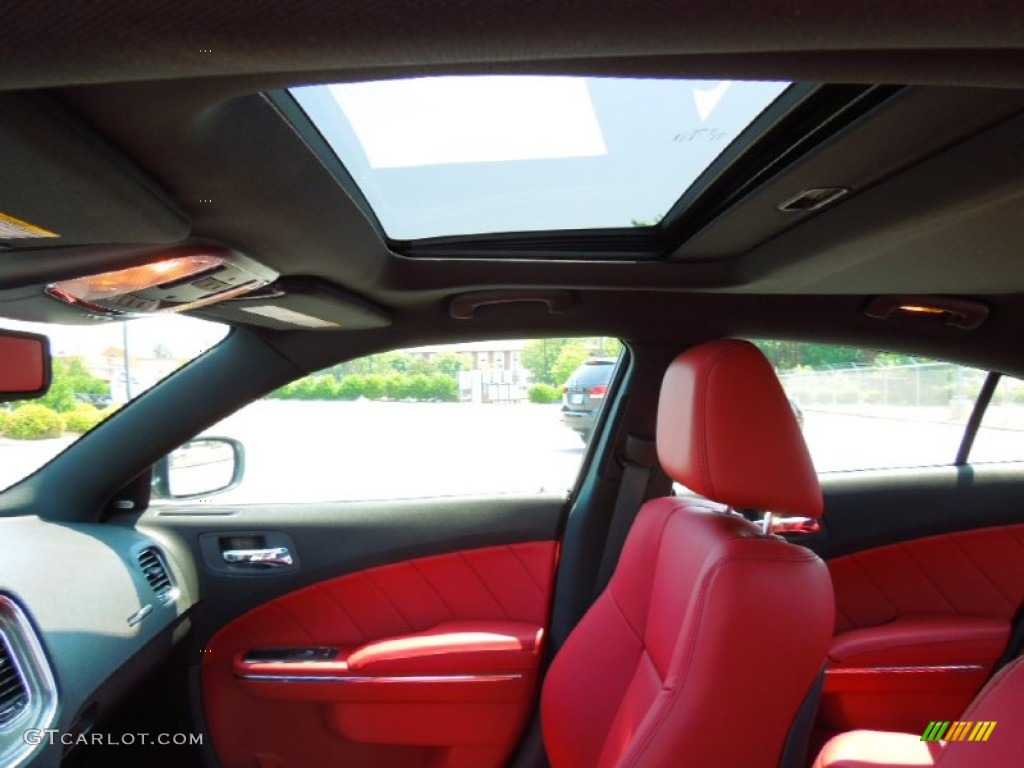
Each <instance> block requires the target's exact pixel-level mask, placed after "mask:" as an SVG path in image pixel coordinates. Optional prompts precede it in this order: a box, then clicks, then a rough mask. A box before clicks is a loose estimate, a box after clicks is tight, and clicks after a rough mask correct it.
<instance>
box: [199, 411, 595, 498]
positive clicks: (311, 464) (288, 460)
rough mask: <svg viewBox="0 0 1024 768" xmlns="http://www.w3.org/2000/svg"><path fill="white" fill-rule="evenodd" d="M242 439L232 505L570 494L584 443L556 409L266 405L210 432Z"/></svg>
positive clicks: (241, 414) (233, 418)
mask: <svg viewBox="0 0 1024 768" xmlns="http://www.w3.org/2000/svg"><path fill="white" fill-rule="evenodd" d="M207 434H210V435H223V436H227V437H234V438H236V439H238V440H241V441H242V443H243V444H244V445H245V447H246V479H245V481H244V482H243V483H242V484H241V485H240V486H239V487H238V488H237V489H235V490H233V491H231V492H229V493H227V494H224V495H223V496H221V497H219V499H222V500H223V501H225V502H229V503H230V502H234V503H255V502H270V501H273V502H289V501H331V500H357V499H396V498H415V497H419V496H448V495H472V494H477V493H481V494H493V493H533V492H540V491H547V492H563V491H568V490H569V489H570V488H571V487H572V484H573V482H574V481H575V479H576V474H577V472H578V470H579V466H580V463H581V462H582V459H583V452H584V446H583V443H582V442H581V441H580V439H579V437H577V435H576V434H575V433H574V432H572V431H571V430H569V429H568V428H567V427H565V426H563V425H562V423H561V421H560V417H559V407H558V406H557V405H532V404H528V403H523V404H488V405H477V404H472V403H387V402H337V403H316V402H300V401H283V400H278V401H273V400H270V401H261V402H258V403H255V404H253V405H252V406H250V407H248V408H246V409H244V410H243V411H241V412H239V413H237V414H235V415H234V416H231V417H229V418H228V419H226V420H224V421H223V422H221V423H220V424H219V425H217V426H215V427H213V428H211V429H209V430H208V431H207Z"/></svg>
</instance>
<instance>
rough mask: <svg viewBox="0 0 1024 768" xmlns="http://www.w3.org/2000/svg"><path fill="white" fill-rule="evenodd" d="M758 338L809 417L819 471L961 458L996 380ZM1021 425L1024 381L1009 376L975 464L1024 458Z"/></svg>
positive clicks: (926, 362)
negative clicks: (989, 384) (971, 423)
mask: <svg viewBox="0 0 1024 768" xmlns="http://www.w3.org/2000/svg"><path fill="white" fill-rule="evenodd" d="M756 343H757V344H758V346H759V347H760V348H761V349H762V351H764V352H765V354H766V356H767V357H768V359H769V360H770V361H771V362H772V364H773V365H774V367H775V369H776V371H777V373H778V375H779V380H780V381H781V382H782V386H783V388H784V389H785V391H786V394H787V395H788V396H789V398H790V401H791V402H792V403H793V406H794V409H795V410H797V411H798V412H799V414H800V418H801V419H802V426H803V431H804V438H805V439H806V441H807V446H808V449H809V450H810V452H811V457H812V458H813V460H814V464H815V467H816V468H817V470H818V471H819V472H837V471H849V470H863V469H888V468H906V467H923V466H941V465H950V464H954V463H955V462H956V461H957V458H958V453H959V451H960V447H961V444H962V442H963V440H964V435H965V431H966V429H967V424H968V420H969V418H970V416H971V413H972V412H973V410H974V407H975V403H976V402H977V401H978V397H979V394H980V393H981V392H982V389H983V386H984V384H985V380H986V378H987V377H988V376H989V372H988V371H983V370H979V369H976V368H970V367H967V366H963V365H957V364H955V363H949V362H944V361H939V360H931V359H927V358H922V357H914V356H909V355H903V354H896V353H891V352H881V351H877V350H868V349H862V348H855V347H845V346H834V345H825V344H805V343H799V342H789V341H758V342H756ZM1015 399H1017V400H1019V401H1020V404H1021V408H1020V412H1019V413H1018V411H1017V406H1016V404H1015V403H1014V401H1015ZM1021 429H1024V384H1022V383H1021V382H1019V381H1017V380H1016V379H1007V378H1004V379H1003V380H1002V381H1001V383H1000V386H999V388H998V389H997V391H996V396H994V397H993V399H992V404H991V405H990V406H989V408H988V410H987V411H986V415H985V419H984V421H983V427H982V429H981V430H980V431H979V433H978V435H977V439H976V442H975V445H974V447H973V449H972V451H971V454H970V457H969V458H970V460H971V461H972V462H975V463H977V462H981V461H1008V460H1019V459H1024V450H1022V449H1021V448H1022V446H1020V442H1021V441H1020V440H1019V439H1018V436H1019V437H1024V433H1021V432H1020V431H1018V430H1021Z"/></svg>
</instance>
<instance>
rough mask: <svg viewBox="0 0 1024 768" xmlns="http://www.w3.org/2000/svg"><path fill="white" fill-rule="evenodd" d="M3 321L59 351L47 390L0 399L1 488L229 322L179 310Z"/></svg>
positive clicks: (205, 345)
mask: <svg viewBox="0 0 1024 768" xmlns="http://www.w3.org/2000/svg"><path fill="white" fill-rule="evenodd" d="M0 327H2V328H6V329H10V330H19V331H31V332H33V333H41V334H44V335H46V336H48V337H49V339H50V350H51V352H52V354H53V380H52V383H51V385H50V390H49V392H47V393H46V395H44V396H43V397H41V398H38V399H36V400H22V401H18V402H14V403H0V490H5V489H7V488H9V487H10V486H12V485H14V484H15V483H17V482H18V481H20V480H22V479H23V478H25V477H27V476H28V475H30V474H32V473H33V472H35V471H36V470H37V469H39V468H40V467H41V466H43V465H44V464H46V463H47V462H48V461H50V460H51V459H52V458H53V457H54V456H56V455H57V454H58V453H60V452H61V451H63V450H64V449H66V448H67V447H68V446H69V445H71V444H72V443H74V442H75V441H76V440H78V439H79V438H80V437H81V436H82V435H83V434H85V433H86V432H88V431H89V430H91V429H92V428H93V427H95V426H96V425H97V424H99V423H100V422H101V421H103V420H104V419H106V418H108V417H109V416H110V415H111V414H112V413H114V412H115V411H116V410H117V409H118V408H120V407H121V406H122V405H124V404H125V403H126V402H128V401H130V400H133V399H134V398H136V397H138V396H139V395H140V394H142V393H143V392H145V391H146V390H147V389H149V388H150V387H152V386H153V385H155V384H156V383H157V382H159V381H160V380H161V379H163V378H165V377H166V376H168V375H170V374H171V373H173V372H174V371H176V370H177V369H178V368H180V367H181V366H183V365H185V364H186V363H188V362H189V361H191V360H193V359H194V358H196V357H198V356H199V355H200V354H202V353H203V352H204V351H206V350H208V349H210V348H211V347H213V346H214V345H216V344H217V343H218V342H219V341H220V340H221V339H223V338H224V336H226V335H227V332H228V327H227V326H226V325H222V324H220V323H211V322H208V321H205V320H197V319H195V318H190V317H183V316H180V315H174V316H164V317H149V318H139V319H136V320H128V321H125V322H121V323H102V324H97V325H87V326H86V325H53V324H47V323H24V322H16V321H13V320H0Z"/></svg>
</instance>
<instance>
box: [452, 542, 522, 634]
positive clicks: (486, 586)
mask: <svg viewBox="0 0 1024 768" xmlns="http://www.w3.org/2000/svg"><path fill="white" fill-rule="evenodd" d="M455 554H456V555H458V557H459V559H461V560H462V562H464V563H465V564H466V566H467V567H468V568H469V570H470V571H471V572H472V573H473V576H474V577H475V578H476V580H477V581H479V582H480V585H481V586H482V587H483V588H484V591H485V592H487V594H488V595H490V598H491V600H493V601H494V604H495V605H496V606H498V610H499V611H501V615H502V616H503V617H504V618H505V619H508V618H509V615H508V611H506V610H505V606H504V604H503V603H502V602H501V600H499V599H498V596H497V595H496V594H494V592H493V590H492V589H491V587H490V585H489V584H488V583H487V580H486V579H485V578H484V577H483V576H481V575H480V572H479V571H478V570H477V569H476V566H475V565H473V563H471V562H470V561H469V558H468V557H466V556H465V555H464V554H463V553H462V552H456V553H455Z"/></svg>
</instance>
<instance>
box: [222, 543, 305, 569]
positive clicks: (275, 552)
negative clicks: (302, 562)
mask: <svg viewBox="0 0 1024 768" xmlns="http://www.w3.org/2000/svg"><path fill="white" fill-rule="evenodd" d="M223 557H224V562H225V563H231V564H232V565H256V566H261V567H266V568H283V567H285V566H288V565H293V564H294V563H295V560H294V559H293V558H292V553H291V552H289V551H288V548H287V547H271V548H269V549H226V550H224V553H223Z"/></svg>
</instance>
